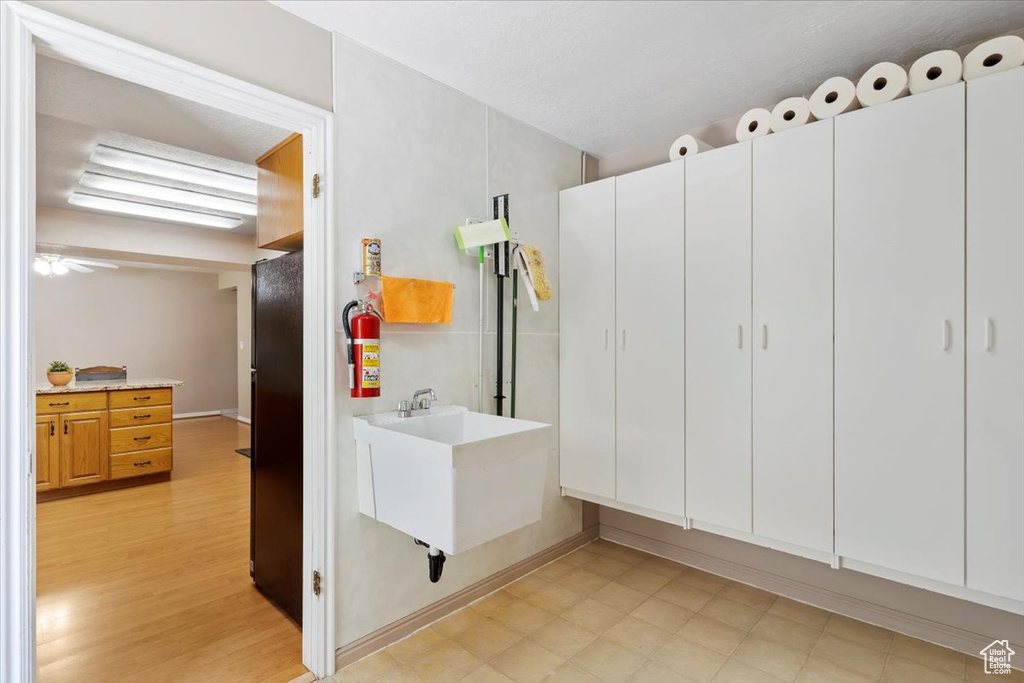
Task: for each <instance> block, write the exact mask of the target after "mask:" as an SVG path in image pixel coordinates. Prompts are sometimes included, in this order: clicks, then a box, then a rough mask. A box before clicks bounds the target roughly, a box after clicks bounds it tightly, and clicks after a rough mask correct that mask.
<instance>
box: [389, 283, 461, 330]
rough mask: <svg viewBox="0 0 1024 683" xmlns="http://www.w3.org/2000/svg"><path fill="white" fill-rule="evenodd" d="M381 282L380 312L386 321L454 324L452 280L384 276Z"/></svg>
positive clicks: (453, 286)
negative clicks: (439, 280)
mask: <svg viewBox="0 0 1024 683" xmlns="http://www.w3.org/2000/svg"><path fill="white" fill-rule="evenodd" d="M381 284H382V287H381V294H382V295H383V296H382V299H381V315H383V316H384V320H385V321H386V322H389V323H441V324H443V325H449V324H451V322H452V290H454V289H455V285H453V284H452V283H450V282H435V281H434V280H414V279H412V278H406V277H388V276H387V275H385V276H384V277H382V278H381Z"/></svg>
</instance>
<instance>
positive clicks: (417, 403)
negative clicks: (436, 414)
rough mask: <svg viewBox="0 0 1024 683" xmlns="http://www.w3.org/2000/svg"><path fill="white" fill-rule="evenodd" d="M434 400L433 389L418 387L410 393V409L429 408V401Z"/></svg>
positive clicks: (435, 397) (435, 395) (435, 398)
mask: <svg viewBox="0 0 1024 683" xmlns="http://www.w3.org/2000/svg"><path fill="white" fill-rule="evenodd" d="M420 396H429V397H430V398H420ZM436 400H437V394H435V393H434V390H433V389H420V390H419V391H417V392H416V393H415V394H413V395H412V409H413V410H430V402H431V401H436Z"/></svg>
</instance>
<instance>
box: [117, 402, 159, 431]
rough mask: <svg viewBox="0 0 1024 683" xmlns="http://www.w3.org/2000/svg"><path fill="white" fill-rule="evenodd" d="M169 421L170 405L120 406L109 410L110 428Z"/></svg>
mask: <svg viewBox="0 0 1024 683" xmlns="http://www.w3.org/2000/svg"><path fill="white" fill-rule="evenodd" d="M170 421H171V407H170V406H147V407H144V408H121V409H120V410H111V411H110V428H111V429H115V428H117V427H140V426H142V425H152V424H160V423H161V422H170Z"/></svg>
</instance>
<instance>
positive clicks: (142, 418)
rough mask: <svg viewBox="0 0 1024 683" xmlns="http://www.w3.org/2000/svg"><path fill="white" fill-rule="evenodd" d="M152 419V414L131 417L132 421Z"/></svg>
mask: <svg viewBox="0 0 1024 683" xmlns="http://www.w3.org/2000/svg"><path fill="white" fill-rule="evenodd" d="M149 417H153V416H152V414H150V413H146V414H145V415H132V419H133V420H145V419H146V418H149Z"/></svg>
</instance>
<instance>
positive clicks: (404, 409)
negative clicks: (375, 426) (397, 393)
mask: <svg viewBox="0 0 1024 683" xmlns="http://www.w3.org/2000/svg"><path fill="white" fill-rule="evenodd" d="M411 415H412V408H411V407H410V405H409V402H408V401H399V402H398V417H409V416H411Z"/></svg>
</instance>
